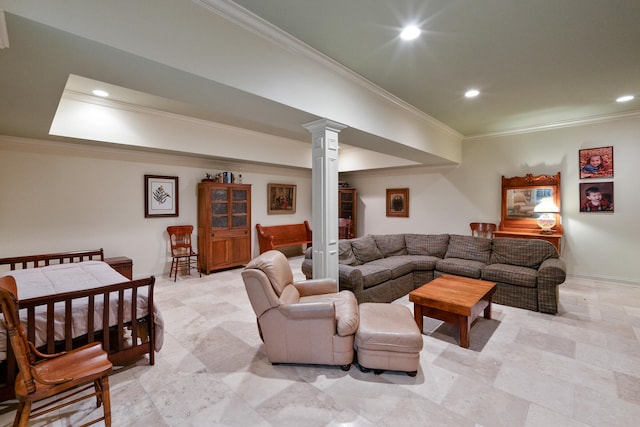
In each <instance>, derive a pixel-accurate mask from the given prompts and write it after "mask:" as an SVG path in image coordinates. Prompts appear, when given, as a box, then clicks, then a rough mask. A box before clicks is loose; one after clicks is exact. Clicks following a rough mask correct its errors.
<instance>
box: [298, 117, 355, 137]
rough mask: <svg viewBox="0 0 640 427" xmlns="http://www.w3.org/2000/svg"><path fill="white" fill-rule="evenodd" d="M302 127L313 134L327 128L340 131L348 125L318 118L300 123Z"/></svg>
mask: <svg viewBox="0 0 640 427" xmlns="http://www.w3.org/2000/svg"><path fill="white" fill-rule="evenodd" d="M302 127H304V128H305V129H306V130H308V131H309V132H310V133H311V134H314V133H318V132H320V131H324V130H327V129H329V130H332V131H334V132H340V131H341V130H342V129H345V128H347V127H348V126H347V125H343V124H342V123H338V122H334V121H333V120H329V119H318V120H314V121H312V122H309V123H305V124H303V125H302Z"/></svg>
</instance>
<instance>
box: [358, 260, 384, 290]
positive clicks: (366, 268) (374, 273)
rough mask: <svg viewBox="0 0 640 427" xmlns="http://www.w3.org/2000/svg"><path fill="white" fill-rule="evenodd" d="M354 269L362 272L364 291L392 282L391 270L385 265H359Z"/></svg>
mask: <svg viewBox="0 0 640 427" xmlns="http://www.w3.org/2000/svg"><path fill="white" fill-rule="evenodd" d="M353 268H354V269H356V270H360V272H361V273H362V287H363V288H364V289H367V288H370V287H372V286H376V285H379V284H380V283H382V282H386V281H387V280H391V270H389V269H388V268H387V267H385V266H383V265H374V264H371V263H368V264H362V265H357V266H355V267H353Z"/></svg>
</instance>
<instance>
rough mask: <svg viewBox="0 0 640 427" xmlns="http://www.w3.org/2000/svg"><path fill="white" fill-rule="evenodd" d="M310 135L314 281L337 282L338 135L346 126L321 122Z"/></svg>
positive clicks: (310, 128)
mask: <svg viewBox="0 0 640 427" xmlns="http://www.w3.org/2000/svg"><path fill="white" fill-rule="evenodd" d="M303 126H304V127H305V128H306V129H307V130H308V131H309V132H311V142H312V157H313V162H312V170H311V180H312V186H311V189H312V192H313V194H312V203H311V211H312V218H311V230H312V231H313V249H312V250H313V277H314V279H315V278H325V277H329V278H332V279H335V280H336V281H337V280H338V134H339V133H340V131H341V130H342V129H344V128H346V126H345V125H343V124H340V123H337V122H333V121H331V120H328V119H320V120H316V121H314V122H311V123H307V124H304V125H303Z"/></svg>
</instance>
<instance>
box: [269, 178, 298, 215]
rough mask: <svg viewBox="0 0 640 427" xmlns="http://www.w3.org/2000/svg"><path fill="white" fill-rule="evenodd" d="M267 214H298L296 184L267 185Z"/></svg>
mask: <svg viewBox="0 0 640 427" xmlns="http://www.w3.org/2000/svg"><path fill="white" fill-rule="evenodd" d="M267 213H268V214H269V215H277V214H294V213H296V186H295V184H267Z"/></svg>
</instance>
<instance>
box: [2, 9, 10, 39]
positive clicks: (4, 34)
mask: <svg viewBox="0 0 640 427" xmlns="http://www.w3.org/2000/svg"><path fill="white" fill-rule="evenodd" d="M8 47H9V32H8V31H7V21H6V20H5V19H4V10H2V9H0V49H6V48H8Z"/></svg>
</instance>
